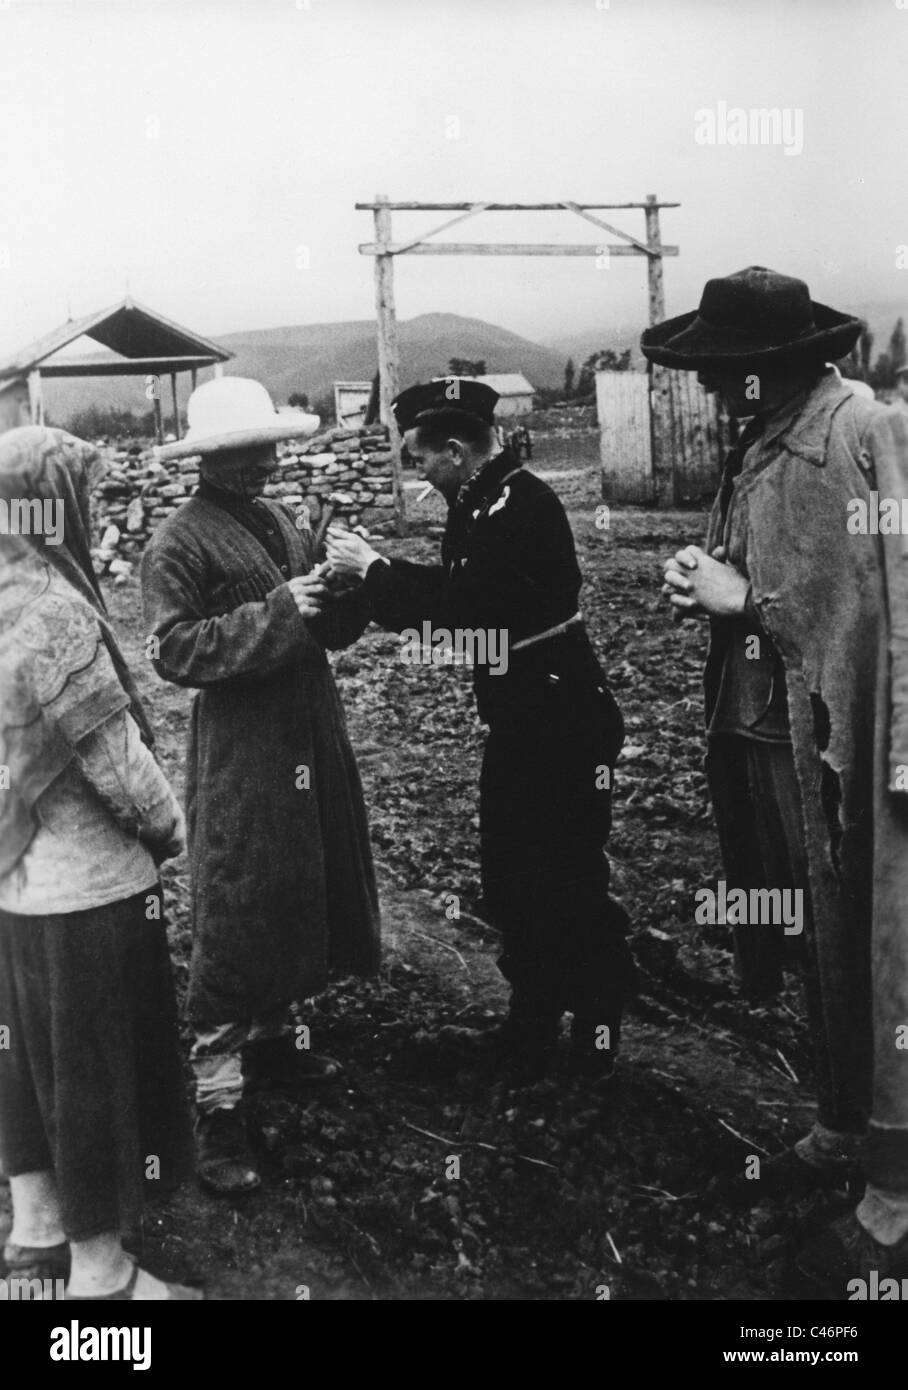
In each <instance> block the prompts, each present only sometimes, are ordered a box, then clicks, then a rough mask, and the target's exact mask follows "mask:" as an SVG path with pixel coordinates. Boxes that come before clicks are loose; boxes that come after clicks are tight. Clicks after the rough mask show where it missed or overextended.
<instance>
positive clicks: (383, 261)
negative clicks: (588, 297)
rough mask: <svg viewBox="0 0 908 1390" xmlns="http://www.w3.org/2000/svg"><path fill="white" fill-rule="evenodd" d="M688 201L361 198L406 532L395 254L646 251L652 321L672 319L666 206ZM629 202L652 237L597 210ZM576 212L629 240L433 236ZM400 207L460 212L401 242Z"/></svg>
mask: <svg viewBox="0 0 908 1390" xmlns="http://www.w3.org/2000/svg"><path fill="white" fill-rule="evenodd" d="M680 206H681V204H680V203H660V202H659V200H658V198H657V197H656V195H655V193H649V194H647V196H646V199H645V201H644V202H642V203H573V202H570V201H569V200H567V199H563V200H562V201H561V202H558V203H422V202H407V203H392V202H390V201H389V199H388V196H387V194H384V193H377V194H376V195H375V201H374V202H372V203H356V204H355V207H356V210H357V211H358V212H371V213H372V214H373V216H374V219H375V241H374V242H366V243H363V244H362V245H360V247H359V252H360V255H363V256H374V257H375V315H376V321H377V326H378V372H379V382H380V393H381V418H382V421H383V423H384V424H386V425H387V426H388V431H389V435H390V441H391V477H392V484H393V491H394V509H395V515H396V517H397V532H398V535H404V534H405V532H406V525H407V515H406V504H405V500H404V489H403V478H402V476H401V463H400V435H399V433H398V430H397V425H396V423H395V420H394V415H393V412H392V410H391V401H392V400H393V399H394V397H395V396H396V395H397V393H398V391H399V390H400V346H399V341H398V336H397V316H396V313H395V308H394V257H395V256H601V255H602V254H603V252H608V254H609V256H646V258H647V261H646V271H647V286H648V291H649V321H650V325H651V326H652V325H653V324H656V323H659V322H661V320H662V319H664V318H665V294H664V289H663V282H662V258H663V256H677V255H678V247H677V246H663V245H662V237H661V233H660V228H659V210H660V208H677V207H680ZM626 208H642V209H643V213H644V218H645V224H646V241H638V239H637V238H636V237H634V236H631V234H630V233H629V232H623V231H621V229H620V227H613V226H612V224H611V223H610V222H606V221H604V220H603V219H602V218H601V217H594V216H593V215H592V214H593V212H600V211H614V210H620V209H626ZM561 211H564V212H573V213H576V215H577V216H578V217H582V218H583V219H584V220H585V221H587V222H592V224H593V225H594V226H595V227H601V228H602V229H603V230H604V231H606V232H609V233H611V235H612V236H617V237H620V238H621V241H620V242H619V243H618V244H617V245H615V244H611V245H609V246H603V245H601V244H599V245H596V244H594V243H583V244H580V245H570V244H564V245H557V244H555V245H552V244H548V245H546V244H543V243H538V242H535V243H534V242H529V243H528V242H513V243H512V242H451V241H448V242H436V243H432V244H429V237H434V236H437V235H438V233H439V232H444V231H447V229H448V228H449V227H453V226H454V225H455V224H456V223H458V222H463V221H465V220H466V219H467V218H468V217H475V216H476V215H477V214H478V213H480V212H561ZM392 212H454V213H457V216H456V217H452V218H449V220H448V221H447V222H442V223H441V225H440V226H438V227H432V228H431V229H430V230H429V231H428V232H423V233H422V234H421V235H420V236H418V237H412V238H411V239H410V240H408V241H401V242H395V241H393V240H392V237H391V213H392ZM657 453H658V457H659V463H658V471H659V473H662V472H663V471H664V467H665V465H664V454H663V450H662V448H661V441H659V447H658V450H657V441H656V438H655V434H654V437H653V468H654V471H656V469H657V463H656V456H657Z"/></svg>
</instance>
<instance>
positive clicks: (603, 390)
mask: <svg viewBox="0 0 908 1390" xmlns="http://www.w3.org/2000/svg"><path fill="white" fill-rule="evenodd" d="M596 409H597V413H598V416H599V431H600V445H599V448H600V458H601V460H602V496H603V497H604V498H605V500H606V501H607V502H632V503H637V504H638V505H641V504H642V505H645V504H647V503H650V502H652V501H653V459H652V439H651V427H650V404H649V377H648V376H646V375H645V374H644V373H643V372H597V373H596Z"/></svg>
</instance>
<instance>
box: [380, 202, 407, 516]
mask: <svg viewBox="0 0 908 1390" xmlns="http://www.w3.org/2000/svg"><path fill="white" fill-rule="evenodd" d="M375 202H376V205H377V206H376V207H375V210H374V214H373V215H374V218H375V240H376V242H377V243H378V245H379V246H388V245H389V244H390V242H391V212H390V210H389V208H388V206H387V203H388V196H387V194H380V193H379V194H376V195H375ZM375 316H376V320H377V323H378V375H379V383H380V386H379V390H380V399H381V419H382V423H383V424H385V425H387V426H388V433H389V442H390V445H391V484H392V490H393V493H394V514H395V516H396V518H397V534H398V535H399V536H403V535H406V531H407V512H406V503H405V500H404V485H403V478H402V475H401V461H400V434H399V433H398V429H397V424H396V422H395V419H394V412H393V411H392V409H391V402H392V400H393V399H394V397H395V396H396V395H397V393H398V391H399V390H400V377H399V362H400V354H399V348H398V342H397V318H396V315H395V312H394V257H393V256H391V255H389V254H388V253H387V252H384V253H381V252H380V253H379V254H378V255H377V256H376V257H375Z"/></svg>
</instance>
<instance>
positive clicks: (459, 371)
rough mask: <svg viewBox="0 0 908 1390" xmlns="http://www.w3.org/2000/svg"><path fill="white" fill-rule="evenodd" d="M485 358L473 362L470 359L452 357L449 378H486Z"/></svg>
mask: <svg viewBox="0 0 908 1390" xmlns="http://www.w3.org/2000/svg"><path fill="white" fill-rule="evenodd" d="M485 374H486V364H485V358H484V357H483V358H479V359H478V360H477V361H475V362H474V361H473V360H472V359H471V358H469V357H452V358H451V359H450V361H449V362H448V376H485Z"/></svg>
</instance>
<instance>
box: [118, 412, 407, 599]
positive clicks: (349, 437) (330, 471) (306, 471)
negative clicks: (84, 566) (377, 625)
mask: <svg viewBox="0 0 908 1390" xmlns="http://www.w3.org/2000/svg"><path fill="white" fill-rule="evenodd" d="M99 449H100V452H101V453H102V454H103V456H104V458H105V461H106V463H107V474H106V476H105V478H104V481H103V482H102V483H101V484H100V486H99V488H98V489H97V492H96V494H95V504H96V522H97V530H98V534H100V536H101V543H100V545H99V546H98V548H97V549H96V550H94V551H93V552H92V558H93V560H94V565H95V570H96V572H97V573H98V574H109V575H110V576H111V577H112V578H113V579H114V582H115V583H118V584H125V583H126V581H127V579H128V578H129V576H130V575H131V574H132V572H133V570H134V568H135V565H136V562H137V561H138V559H139V558H140V556H141V553H142V551H143V549H144V547H145V544H146V542H147V540H148V538H149V536H150V535H151V533H152V531H153V530H154V528H155V527H156V526H157V525H158V524H159V523H160V522H161V521H163V520H164V518H165V517H167V516H170V514H171V513H172V512H175V511H176V510H177V508H178V507H180V506H182V504H183V503H184V502H185V501H186V499H187V498H188V497H190V496H191V495H192V493H193V491H194V489H195V487H196V484H197V483H198V481H199V471H198V460H197V459H191V458H190V459H175V460H172V461H169V462H166V463H158V462H157V461H156V460H155V458H154V449H153V446H152V445H151V444H147V443H146V444H138V443H135V442H131V443H125V442H124V443H121V444H119V445H111V444H105V443H101V444H100V445H99ZM266 496H269V497H274V498H275V499H276V500H278V501H280V502H283V503H284V504H285V505H287V506H289V507H291V508H293V509H294V510H296V511H301V510H302V509H303V508H305V509H306V511H307V512H308V515H309V523H310V525H311V526H312V527H313V528H315V527H317V526H318V524H319V521H320V520H321V518H322V514H323V511H324V508H325V505H326V503H327V502H328V501H330V503H331V505H332V507H333V511H334V515H335V516H337V517H339V518H342V519H343V520H344V521H345V522H346V523H347V524H348V525H349V526H357V525H361V526H367V527H371V528H373V529H375V528H376V527H380V526H381V524H382V523H383V522H384V523H389V524H390V523H391V522H392V521H393V517H394V511H393V508H394V494H393V491H392V484H391V449H390V445H389V442H388V430H387V428H386V426H384V425H367V426H364V427H363V428H361V429H331V430H325V431H323V432H322V433H321V434H317V435H313V437H312V438H311V439H303V440H299V441H291V443H290V444H289V445H285V446H284V453H283V466H282V468H281V471H280V473H279V474H278V475H277V478H276V480H275V481H274V482H273V483H271V484H269V486H268V488H267V489H266Z"/></svg>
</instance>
